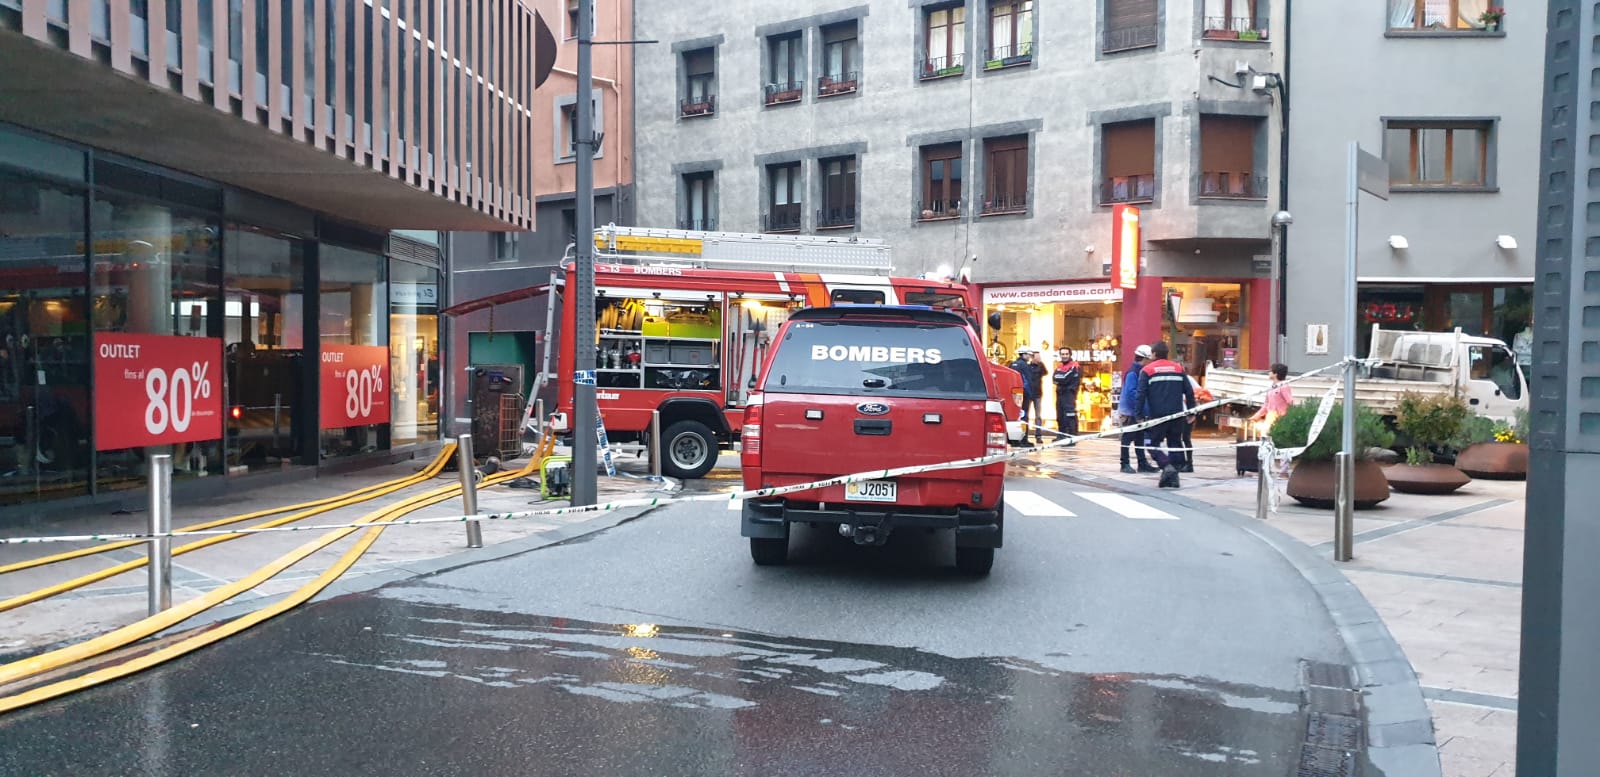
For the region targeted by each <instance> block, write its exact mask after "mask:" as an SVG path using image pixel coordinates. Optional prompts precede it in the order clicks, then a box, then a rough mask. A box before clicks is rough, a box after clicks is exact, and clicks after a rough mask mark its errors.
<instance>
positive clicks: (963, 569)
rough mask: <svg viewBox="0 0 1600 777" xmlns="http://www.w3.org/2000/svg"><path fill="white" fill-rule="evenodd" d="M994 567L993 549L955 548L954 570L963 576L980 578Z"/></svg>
mask: <svg viewBox="0 0 1600 777" xmlns="http://www.w3.org/2000/svg"><path fill="white" fill-rule="evenodd" d="M993 567H994V548H960V547H958V548H956V570H957V571H959V572H960V573H961V574H963V575H972V576H974V577H982V576H984V575H987V574H989V570H990V569H991V568H993Z"/></svg>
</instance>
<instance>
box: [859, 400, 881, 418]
mask: <svg viewBox="0 0 1600 777" xmlns="http://www.w3.org/2000/svg"><path fill="white" fill-rule="evenodd" d="M856 411H857V412H859V413H861V414H862V415H883V414H884V413H887V412H889V406H888V405H885V404H884V403H882V402H862V403H861V404H859V405H856Z"/></svg>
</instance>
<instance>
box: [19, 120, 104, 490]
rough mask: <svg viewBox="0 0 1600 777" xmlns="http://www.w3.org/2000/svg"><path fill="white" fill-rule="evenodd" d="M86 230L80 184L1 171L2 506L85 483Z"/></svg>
mask: <svg viewBox="0 0 1600 777" xmlns="http://www.w3.org/2000/svg"><path fill="white" fill-rule="evenodd" d="M4 142H5V139H4V138H0V143H4ZM81 167H82V162H81V160H80V162H79V170H78V173H79V175H82V169H81ZM84 230H85V223H84V193H83V191H81V190H80V189H78V188H77V187H73V186H70V185H66V184H57V183H47V182H44V181H40V180H37V179H28V178H23V177H20V176H16V175H12V174H9V173H5V172H0V505H4V504H14V503H18V502H33V501H38V500H40V499H50V498H56V497H63V496H72V495H76V494H83V493H86V492H87V491H88V489H89V472H90V458H91V456H90V444H89V423H90V414H89V410H90V408H89V320H88V310H87V295H86V293H85V292H86V290H87V288H88V285H89V284H88V280H89V278H88V272H87V267H86V262H87V260H86V257H85V253H84V240H85V237H86V235H85V233H84Z"/></svg>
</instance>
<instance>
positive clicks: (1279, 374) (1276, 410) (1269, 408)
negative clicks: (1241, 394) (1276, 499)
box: [1250, 364, 1294, 474]
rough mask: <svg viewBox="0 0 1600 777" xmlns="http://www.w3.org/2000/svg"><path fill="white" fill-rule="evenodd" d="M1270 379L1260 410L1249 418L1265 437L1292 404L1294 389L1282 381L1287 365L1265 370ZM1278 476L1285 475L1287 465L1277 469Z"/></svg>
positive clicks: (1276, 365)
mask: <svg viewBox="0 0 1600 777" xmlns="http://www.w3.org/2000/svg"><path fill="white" fill-rule="evenodd" d="M1267 372H1268V374H1270V375H1271V377H1272V388H1270V389H1268V390H1267V396H1266V397H1265V398H1263V399H1262V401H1261V409H1260V410H1257V411H1256V414H1255V415H1253V416H1250V420H1251V421H1254V422H1255V423H1256V429H1257V430H1258V431H1259V432H1260V433H1261V436H1263V437H1265V436H1266V435H1267V433H1269V432H1271V431H1272V425H1273V424H1274V423H1277V421H1278V419H1279V418H1282V417H1283V414H1284V413H1287V412H1289V406H1290V405H1292V404H1294V389H1293V387H1291V386H1290V385H1289V384H1288V383H1285V382H1284V381H1286V380H1288V379H1289V365H1287V364H1274V365H1272V366H1271V367H1268V368H1267ZM1278 469H1279V472H1280V474H1287V471H1288V465H1287V463H1285V464H1284V465H1283V466H1281V467H1279V468H1278Z"/></svg>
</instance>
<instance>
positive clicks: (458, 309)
mask: <svg viewBox="0 0 1600 777" xmlns="http://www.w3.org/2000/svg"><path fill="white" fill-rule="evenodd" d="M549 293H550V284H548V283H546V284H543V285H541V286H529V287H527V288H522V289H512V290H511V291H502V292H500V293H499V294H490V295H489V296H487V297H479V298H478V299H473V300H467V301H466V302H458V303H456V304H454V305H451V306H450V307H447V308H445V309H444V310H441V311H439V315H442V316H459V315H462V314H464V313H473V312H476V311H479V310H486V309H488V308H493V307H499V306H501V305H506V304H509V303H512V302H520V301H522V300H525V299H533V298H534V297H542V296H544V295H546V294H549Z"/></svg>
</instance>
